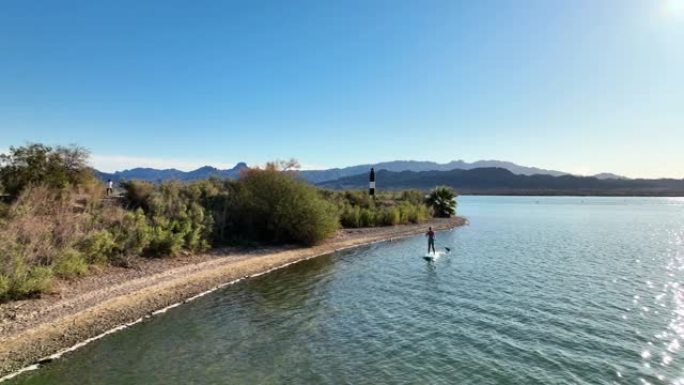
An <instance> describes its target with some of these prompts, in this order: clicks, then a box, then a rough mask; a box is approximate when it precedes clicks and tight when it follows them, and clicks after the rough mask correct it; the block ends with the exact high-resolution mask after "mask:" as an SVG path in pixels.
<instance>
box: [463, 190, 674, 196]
mask: <svg viewBox="0 0 684 385" xmlns="http://www.w3.org/2000/svg"><path fill="white" fill-rule="evenodd" d="M457 193H458V195H459V196H510V197H584V198H590V197H597V198H684V193H672V194H669V193H667V194H666V193H664V194H634V193H631V194H628V193H625V194H608V193H606V194H597V193H586V194H585V193H570V192H567V191H560V192H553V193H551V192H548V193H542V192H530V193H516V192H506V193H495V192H462V191H458V190H457Z"/></svg>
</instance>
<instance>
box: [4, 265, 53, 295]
mask: <svg viewBox="0 0 684 385" xmlns="http://www.w3.org/2000/svg"><path fill="white" fill-rule="evenodd" d="M5 257H6V258H7V257H9V259H5V260H4V261H3V264H2V266H0V300H2V301H5V300H11V299H19V298H25V297H30V296H33V295H36V294H39V293H42V292H45V291H48V290H49V289H50V286H51V285H52V270H51V269H50V268H49V267H45V266H29V265H27V264H26V261H25V260H24V259H22V258H21V257H18V256H17V255H8V254H6V255H5Z"/></svg>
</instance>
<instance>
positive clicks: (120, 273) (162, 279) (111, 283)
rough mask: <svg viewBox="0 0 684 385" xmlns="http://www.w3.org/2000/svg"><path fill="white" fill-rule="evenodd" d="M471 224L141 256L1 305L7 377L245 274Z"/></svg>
mask: <svg viewBox="0 0 684 385" xmlns="http://www.w3.org/2000/svg"><path fill="white" fill-rule="evenodd" d="M465 223H466V221H465V219H463V218H450V219H434V220H432V221H431V222H430V223H427V224H422V225H406V226H394V227H383V228H367V229H353V230H340V231H339V232H338V233H337V235H336V236H335V237H333V238H332V239H330V240H328V241H326V242H325V243H323V244H322V245H319V246H315V247H310V248H301V247H277V248H276V247H272V248H259V249H258V250H253V251H244V250H236V249H220V250H214V251H212V252H210V253H207V254H202V255H192V256H185V257H180V258H174V259H157V260H140V262H139V263H138V264H137V265H136V267H135V268H129V269H123V268H114V267H111V268H106V269H104V270H102V271H100V272H98V273H96V274H93V275H91V276H89V277H86V278H84V279H81V280H77V281H73V282H61V283H58V284H57V285H56V288H55V292H54V293H52V294H49V295H44V296H43V297H42V298H39V299H31V300H24V301H14V302H10V303H6V304H2V305H0V376H2V375H4V374H7V373H10V372H12V371H15V370H18V369H20V368H22V367H25V366H27V365H30V364H32V363H35V362H37V361H39V360H41V359H44V358H46V357H48V356H49V355H54V354H57V355H59V352H61V351H63V350H64V349H69V348H70V347H72V346H74V345H75V344H77V343H80V342H83V341H84V340H87V339H90V338H94V337H96V336H98V335H101V334H102V333H105V332H107V331H109V330H111V329H113V328H116V327H119V326H121V325H125V324H129V323H132V322H137V321H140V320H141V319H144V318H145V317H148V316H150V315H151V314H152V313H153V312H155V311H159V310H160V309H164V308H166V307H168V306H171V305H174V304H178V303H181V302H184V301H187V300H188V299H192V298H193V297H195V296H197V295H199V294H202V293H206V292H207V291H211V290H213V289H216V288H217V287H220V286H223V285H226V284H228V283H230V282H233V281H235V280H237V279H240V278H244V277H248V276H253V275H256V274H262V273H264V272H268V271H270V270H273V269H276V268H280V267H283V266H285V265H288V264H291V263H294V262H297V261H301V260H305V259H309V258H313V257H316V256H319V255H323V254H328V253H331V252H334V251H337V250H340V249H345V248H349V247H354V246H359V245H364V244H369V243H373V242H378V241H385V240H390V239H393V238H401V237H407V236H411V235H415V234H419V233H422V232H423V231H424V230H425V228H426V227H427V226H428V225H431V226H432V227H433V228H435V229H437V230H445V229H450V228H454V227H457V226H461V225H463V224H465ZM57 355H56V356H57ZM56 356H54V357H56ZM49 359H50V358H48V360H49Z"/></svg>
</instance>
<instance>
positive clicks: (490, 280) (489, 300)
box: [10, 197, 684, 384]
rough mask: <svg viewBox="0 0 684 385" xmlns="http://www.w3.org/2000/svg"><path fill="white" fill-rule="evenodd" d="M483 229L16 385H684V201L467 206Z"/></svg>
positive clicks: (378, 250)
mask: <svg viewBox="0 0 684 385" xmlns="http://www.w3.org/2000/svg"><path fill="white" fill-rule="evenodd" d="M459 212H460V214H461V215H465V216H467V217H468V218H469V219H470V222H471V223H470V225H469V226H467V227H464V228H461V229H457V230H454V231H451V232H446V233H440V234H438V245H439V244H440V243H441V244H442V246H449V247H451V248H452V252H451V253H450V254H446V255H444V256H442V257H441V258H439V259H438V260H437V261H436V262H435V263H434V264H429V263H427V262H425V261H424V260H423V259H422V256H423V255H424V253H425V250H424V249H425V240H424V239H422V237H416V238H411V239H406V240H401V241H395V242H391V243H384V244H379V245H374V246H370V247H364V248H361V249H357V250H354V251H349V252H342V253H338V254H334V255H330V256H326V257H321V258H318V259H315V260H312V261H308V262H303V263H300V264H296V265H293V266H291V267H289V268H287V269H283V270H280V271H277V272H275V273H273V274H270V275H268V276H262V277H259V278H255V279H252V280H249V281H246V282H241V283H238V284H236V285H234V286H231V287H228V288H225V289H223V290H220V291H218V292H216V293H214V294H212V295H209V296H206V297H203V298H201V299H199V300H197V301H195V302H192V303H190V304H187V305H184V306H181V307H178V308H175V309H172V310H170V311H169V312H168V313H166V314H164V315H162V316H159V317H156V318H153V319H151V320H149V321H147V322H144V323H142V324H139V325H136V326H134V327H132V328H130V329H128V330H125V331H123V332H120V333H117V334H114V335H111V336H108V337H106V338H104V339H102V340H100V341H98V342H95V343H93V344H90V345H88V346H86V347H85V348H83V349H80V350H78V351H76V352H74V353H72V354H69V355H67V356H65V358H63V359H61V360H58V361H56V362H53V363H52V364H49V365H47V366H45V367H44V368H41V369H40V370H37V371H34V372H29V373H26V374H23V375H21V376H19V377H18V378H16V379H14V380H12V381H10V383H11V384H647V383H650V384H684V353H682V350H681V345H682V344H684V199H660V198H646V199H643V198H626V199H625V198H535V197H461V198H459Z"/></svg>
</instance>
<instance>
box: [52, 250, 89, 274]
mask: <svg viewBox="0 0 684 385" xmlns="http://www.w3.org/2000/svg"><path fill="white" fill-rule="evenodd" d="M55 259H56V262H55V263H54V265H53V268H52V271H53V272H54V274H55V275H56V276H58V277H60V278H66V279H70V278H76V277H81V276H84V275H86V274H87V273H88V261H87V260H86V258H85V257H84V256H83V254H81V253H80V252H78V251H76V250H74V249H66V250H63V251H62V252H61V253H59V255H58V256H57V257H56V258H55Z"/></svg>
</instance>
